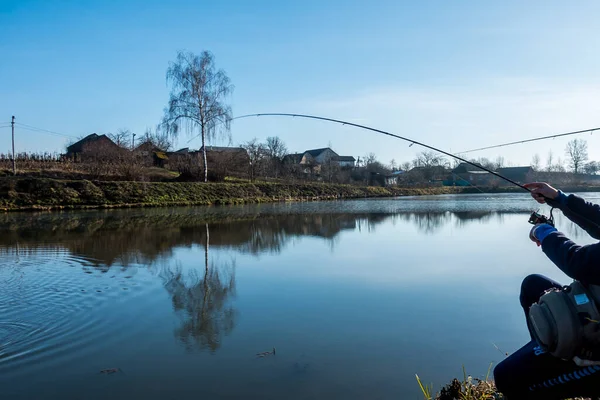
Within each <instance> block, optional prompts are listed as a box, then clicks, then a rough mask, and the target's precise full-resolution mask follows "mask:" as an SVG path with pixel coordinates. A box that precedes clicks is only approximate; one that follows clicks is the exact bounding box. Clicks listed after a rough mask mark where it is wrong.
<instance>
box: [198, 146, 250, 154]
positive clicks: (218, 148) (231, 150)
mask: <svg viewBox="0 0 600 400" xmlns="http://www.w3.org/2000/svg"><path fill="white" fill-rule="evenodd" d="M200 151H202V147H200ZM206 151H222V152H228V153H237V152H242V151H243V152H246V149H244V148H243V147H221V146H206Z"/></svg>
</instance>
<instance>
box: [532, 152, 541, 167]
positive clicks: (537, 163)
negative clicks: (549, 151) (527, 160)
mask: <svg viewBox="0 0 600 400" xmlns="http://www.w3.org/2000/svg"><path fill="white" fill-rule="evenodd" d="M531 168H533V170H534V171H539V170H540V155H539V154H537V153H536V154H534V155H533V157H531Z"/></svg>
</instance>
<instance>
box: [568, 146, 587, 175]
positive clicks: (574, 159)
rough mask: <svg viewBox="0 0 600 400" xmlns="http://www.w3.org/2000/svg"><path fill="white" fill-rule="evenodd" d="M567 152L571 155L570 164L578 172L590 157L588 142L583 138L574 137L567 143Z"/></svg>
mask: <svg viewBox="0 0 600 400" xmlns="http://www.w3.org/2000/svg"><path fill="white" fill-rule="evenodd" d="M565 153H566V155H567V157H569V166H570V167H571V168H572V169H573V172H575V173H576V174H577V173H579V172H580V170H581V168H582V167H583V165H584V164H585V162H586V161H587V159H588V153H587V142H586V141H585V140H581V139H573V140H571V141H570V142H569V143H567V148H566V149H565Z"/></svg>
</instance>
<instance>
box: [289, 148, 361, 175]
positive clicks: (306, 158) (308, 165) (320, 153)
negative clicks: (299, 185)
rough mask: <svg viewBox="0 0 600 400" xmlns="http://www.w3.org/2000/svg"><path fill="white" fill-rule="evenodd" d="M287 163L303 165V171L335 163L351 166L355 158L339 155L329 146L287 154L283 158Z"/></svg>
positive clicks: (342, 166)
mask: <svg viewBox="0 0 600 400" xmlns="http://www.w3.org/2000/svg"><path fill="white" fill-rule="evenodd" d="M283 162H284V163H285V164H288V165H299V166H303V167H305V168H303V170H304V172H310V170H311V169H313V170H315V172H318V171H319V170H320V168H319V167H320V166H321V165H335V166H338V167H341V168H353V167H354V165H355V162H356V159H355V158H354V157H352V156H340V155H339V154H337V153H336V152H335V151H333V150H332V149H330V148H329V147H325V148H322V149H313V150H306V151H305V152H304V153H295V154H288V155H286V156H285V157H284V158H283Z"/></svg>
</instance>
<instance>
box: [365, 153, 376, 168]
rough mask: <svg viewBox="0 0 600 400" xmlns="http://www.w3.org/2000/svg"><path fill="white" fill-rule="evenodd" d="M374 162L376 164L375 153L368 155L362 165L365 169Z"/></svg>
mask: <svg viewBox="0 0 600 400" xmlns="http://www.w3.org/2000/svg"><path fill="white" fill-rule="evenodd" d="M375 162H377V157H376V156H375V153H369V154H367V155H366V156H365V157H364V158H363V164H364V166H365V167H367V166H369V165H370V164H374V163H375Z"/></svg>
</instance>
